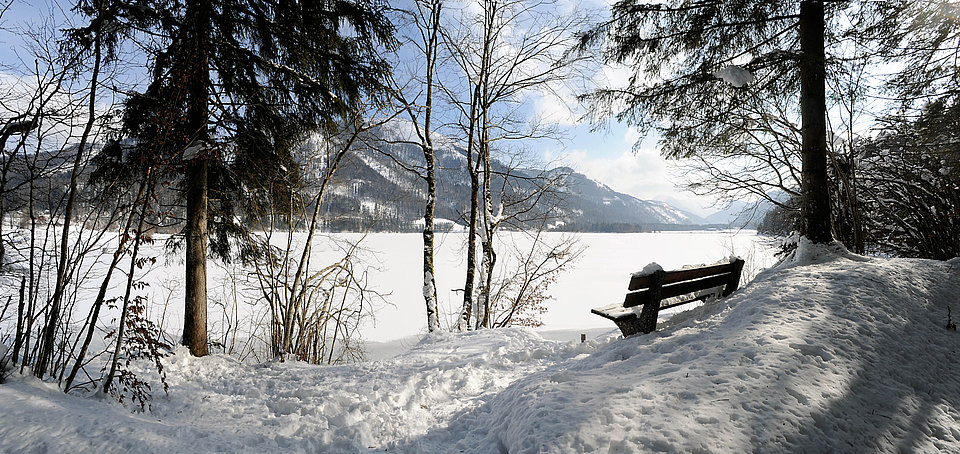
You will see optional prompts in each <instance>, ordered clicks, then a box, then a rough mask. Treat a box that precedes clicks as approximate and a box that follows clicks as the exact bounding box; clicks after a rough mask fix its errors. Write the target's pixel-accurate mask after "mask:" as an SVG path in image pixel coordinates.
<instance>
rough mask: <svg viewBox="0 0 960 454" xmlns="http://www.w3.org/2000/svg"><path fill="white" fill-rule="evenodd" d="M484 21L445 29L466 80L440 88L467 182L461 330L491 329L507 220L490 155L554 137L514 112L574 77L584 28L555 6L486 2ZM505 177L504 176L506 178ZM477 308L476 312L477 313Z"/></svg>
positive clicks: (575, 17)
mask: <svg viewBox="0 0 960 454" xmlns="http://www.w3.org/2000/svg"><path fill="white" fill-rule="evenodd" d="M479 6H480V9H481V14H482V17H469V16H465V17H463V18H462V19H461V22H460V23H459V27H458V28H457V29H453V28H452V27H451V28H448V29H446V30H444V39H445V43H446V48H447V49H448V52H449V53H450V55H451V59H452V61H453V62H454V63H455V65H456V66H457V67H458V68H459V72H460V73H461V74H463V76H464V78H465V79H466V80H467V81H468V83H467V86H466V87H460V88H461V90H462V91H461V92H465V93H466V94H465V95H463V96H456V95H454V93H455V90H454V87H452V86H450V85H445V86H444V91H445V93H447V95H448V96H451V95H453V96H452V97H451V98H452V100H451V101H452V103H453V104H454V105H456V106H458V107H457V108H458V110H459V115H460V117H461V118H462V120H461V123H460V126H461V129H462V131H463V133H464V134H465V135H466V142H467V146H466V154H467V171H468V173H469V175H470V180H471V197H470V214H469V219H468V228H469V233H468V239H467V241H468V244H467V271H466V279H465V284H464V299H463V306H462V310H461V315H460V321H459V322H458V326H459V328H460V329H468V328H469V326H470V320H471V318H473V320H474V326H473V327H490V326H491V323H492V322H491V320H490V317H489V310H490V290H491V286H492V283H493V282H492V281H493V272H494V269H495V268H496V263H497V255H496V232H497V229H498V228H499V227H500V226H501V225H502V222H503V219H504V211H503V209H504V207H505V205H504V204H503V203H502V201H496V200H494V199H495V197H496V196H495V194H494V190H493V188H494V187H493V184H494V179H495V173H496V170H495V168H494V167H495V165H494V163H493V161H494V159H495V158H494V156H495V150H497V149H498V148H499V149H502V150H505V149H507V148H509V147H511V145H509V143H510V142H514V141H522V140H529V139H537V138H546V137H552V136H554V133H555V131H554V130H552V129H551V128H549V127H546V126H544V125H543V124H541V123H538V122H537V121H531V120H530V116H529V115H525V114H524V113H523V112H521V109H519V104H520V103H521V101H522V99H523V97H524V96H527V95H530V94H531V93H536V92H548V91H550V90H551V89H552V88H553V87H555V86H556V85H558V84H562V83H563V82H564V81H566V80H568V79H569V78H571V77H573V76H574V75H576V74H577V69H578V64H579V63H580V62H581V61H582V60H581V59H579V58H578V57H575V56H572V55H571V54H570V53H568V50H569V49H570V48H571V47H572V46H573V44H574V43H575V36H574V34H573V33H574V32H575V31H576V30H579V29H580V28H581V27H582V26H583V25H584V19H583V17H582V16H581V15H580V14H579V13H578V12H577V11H562V8H561V7H560V6H559V4H558V3H557V2H553V1H547V0H545V1H538V2H533V3H530V2H519V1H503V0H483V1H482V2H480V4H479ZM504 177H505V178H507V177H509V176H504ZM475 241H479V243H480V253H481V259H480V270H479V282H478V286H477V289H476V291H477V294H476V301H475V300H474V299H475V296H474V286H475V281H474V279H475V275H476V274H477V270H476V260H477V259H476V255H477V253H476V245H475ZM474 307H476V310H474Z"/></svg>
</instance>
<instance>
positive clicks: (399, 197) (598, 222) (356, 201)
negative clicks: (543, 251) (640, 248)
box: [325, 129, 704, 231]
mask: <svg viewBox="0 0 960 454" xmlns="http://www.w3.org/2000/svg"><path fill="white" fill-rule="evenodd" d="M375 134H379V135H380V136H383V137H386V138H388V139H392V140H400V142H393V143H382V142H380V143H378V145H377V147H376V149H375V148H374V147H364V146H362V145H361V146H358V147H356V148H355V149H354V150H352V152H351V155H350V156H349V157H348V158H347V159H345V161H344V162H343V164H341V167H340V169H339V170H338V172H337V175H338V178H337V183H336V187H335V188H334V190H333V192H332V194H330V196H329V197H327V198H326V200H325V204H326V205H327V209H326V213H327V217H328V219H331V221H330V222H329V223H328V225H329V226H330V227H331V228H333V229H346V230H358V229H363V230H365V229H374V230H407V229H414V228H415V227H414V224H413V223H414V222H415V221H416V220H418V219H421V220H422V219H423V206H424V203H425V201H426V184H425V183H424V181H423V180H422V179H421V178H420V177H419V176H418V175H416V174H415V173H414V172H411V171H409V170H408V169H404V167H403V166H402V165H400V164H398V162H401V163H404V165H406V166H412V167H413V168H421V169H422V168H423V166H424V162H425V161H424V159H423V155H422V152H421V150H420V148H419V147H418V146H416V145H414V144H412V143H409V142H403V141H402V140H410V137H407V136H409V135H411V134H412V133H411V132H409V131H408V132H404V131H396V130H392V129H391V130H386V131H382V132H380V133H377V132H375ZM437 139H438V140H436V142H435V144H436V157H437V180H438V189H437V191H438V205H437V207H436V215H437V217H440V218H446V219H452V220H459V221H458V222H460V223H461V224H464V223H465V221H463V220H462V218H463V217H464V213H469V200H470V178H469V175H468V174H467V172H466V169H465V167H466V156H465V154H464V151H463V150H462V149H460V148H459V147H457V146H456V145H455V144H454V143H453V142H452V141H450V140H447V139H443V138H441V137H437ZM374 143H376V142H374ZM492 167H493V171H494V173H495V174H496V176H495V178H494V182H493V184H492V187H493V188H494V192H496V193H495V194H494V197H493V199H494V204H499V201H500V200H501V197H500V193H499V191H500V190H501V189H502V188H503V187H504V185H503V179H502V176H503V175H508V174H509V175H511V176H510V177H509V179H508V180H509V183H508V184H507V188H509V189H513V190H516V191H518V193H522V194H527V193H529V192H530V191H533V190H534V188H535V187H537V186H538V185H543V184H544V183H545V181H546V180H547V179H553V180H555V181H554V182H553V183H551V187H554V188H555V192H551V194H550V196H548V197H544V198H541V199H537V200H539V202H540V205H541V206H543V207H550V208H552V207H554V206H555V209H553V210H552V212H551V225H553V226H555V227H564V226H565V227H564V228H566V229H571V230H588V231H617V230H621V231H622V230H632V231H637V230H640V229H641V226H646V227H648V229H649V227H651V226H660V225H692V224H702V223H704V222H703V219H701V218H699V217H697V216H695V215H693V214H690V213H687V212H684V211H682V210H680V209H677V208H675V207H673V206H671V205H669V204H666V203H664V202H658V201H651V200H640V199H637V198H636V197H633V196H630V195H627V194H623V193H619V192H616V191H614V190H613V189H611V188H609V187H608V186H606V185H604V184H602V183H599V182H596V181H593V180H591V179H589V178H587V177H586V176H584V175H583V174H579V173H576V172H574V171H573V170H572V169H569V168H565V167H560V168H555V169H552V170H549V171H539V170H534V169H527V168H521V169H511V168H509V166H508V165H506V164H504V163H503V162H501V161H494V162H493V163H492ZM554 183H555V186H554ZM515 198H523V197H522V196H520V197H515ZM550 208H544V209H550ZM629 226H632V228H631V227H629Z"/></svg>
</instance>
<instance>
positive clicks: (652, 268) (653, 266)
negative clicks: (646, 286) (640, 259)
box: [630, 262, 663, 277]
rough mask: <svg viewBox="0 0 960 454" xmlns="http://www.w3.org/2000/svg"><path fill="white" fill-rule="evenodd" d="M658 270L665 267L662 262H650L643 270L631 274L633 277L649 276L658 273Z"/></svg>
mask: <svg viewBox="0 0 960 454" xmlns="http://www.w3.org/2000/svg"><path fill="white" fill-rule="evenodd" d="M657 271H663V267H662V266H660V264H658V263H657V262H651V263H648V264H647V266H645V267H643V269H642V270H640V271H637V272H635V273H633V274H631V275H630V276H632V277H643V276H649V275H651V274H653V273H656V272H657Z"/></svg>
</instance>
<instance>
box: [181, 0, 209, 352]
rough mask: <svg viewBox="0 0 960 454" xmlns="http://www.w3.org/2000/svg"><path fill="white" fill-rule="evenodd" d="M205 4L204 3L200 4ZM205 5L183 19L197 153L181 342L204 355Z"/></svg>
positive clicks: (190, 185)
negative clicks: (190, 51)
mask: <svg viewBox="0 0 960 454" xmlns="http://www.w3.org/2000/svg"><path fill="white" fill-rule="evenodd" d="M204 5H205V6H204ZM204 8H209V5H208V4H206V3H205V2H190V3H188V6H187V14H186V20H187V21H188V22H190V24H189V25H188V26H189V27H191V30H192V33H191V34H189V35H192V39H193V40H194V45H195V46H196V47H195V48H194V52H195V58H193V59H192V61H191V62H190V63H191V64H193V65H196V67H194V68H192V70H191V71H190V79H191V80H189V82H188V83H189V84H190V86H189V90H190V94H189V96H190V97H189V103H190V104H189V107H188V112H187V118H188V122H189V125H188V127H189V128H190V131H191V133H192V134H193V141H192V146H196V147H199V156H197V157H196V158H195V159H193V160H191V161H190V162H189V163H187V175H186V184H187V194H186V195H187V225H186V232H185V233H186V279H185V292H184V293H185V296H186V300H185V301H184V320H183V339H182V342H183V345H186V346H187V347H189V348H190V354H192V355H194V356H205V355H206V354H207V353H208V351H207V201H208V194H207V188H208V166H209V157H208V156H207V155H206V154H207V150H206V149H205V148H206V147H207V146H208V145H207V143H206V141H207V138H208V134H207V117H208V114H209V112H208V109H209V107H208V104H207V93H208V88H209V87H208V86H209V83H210V79H209V77H210V76H209V73H210V64H209V55H208V52H209V49H208V45H209V42H208V41H209V35H210V31H209V23H208V14H207V11H206V10H205V9H204Z"/></svg>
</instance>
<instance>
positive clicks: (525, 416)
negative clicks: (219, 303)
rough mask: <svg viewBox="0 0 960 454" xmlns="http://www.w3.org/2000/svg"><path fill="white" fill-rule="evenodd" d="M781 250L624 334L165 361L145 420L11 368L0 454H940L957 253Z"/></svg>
mask: <svg viewBox="0 0 960 454" xmlns="http://www.w3.org/2000/svg"><path fill="white" fill-rule="evenodd" d="M798 257H799V258H798V259H797V260H796V261H794V262H793V263H787V264H784V265H781V266H780V267H779V268H777V269H774V270H770V271H767V272H766V273H764V274H763V275H761V276H760V277H759V278H758V279H757V280H756V281H754V282H753V283H752V284H750V285H748V286H746V287H745V288H743V289H741V290H740V291H739V292H737V293H736V294H735V295H733V296H731V297H730V298H728V299H726V300H721V301H720V302H718V303H715V304H711V305H707V306H703V307H701V308H698V309H695V310H692V311H688V312H684V313H680V314H678V315H676V316H675V317H673V318H672V319H671V320H669V321H668V322H666V323H663V324H662V325H661V327H660V328H659V330H658V331H657V332H655V333H653V334H650V335H643V336H636V337H632V338H629V339H618V338H617V337H616V336H614V335H610V336H606V337H605V338H604V339H601V340H597V341H588V342H587V343H585V344H580V343H562V342H555V341H548V340H544V339H543V338H541V337H540V336H539V335H538V334H536V333H535V332H533V331H530V330H525V329H508V330H497V331H486V332H478V333H470V334H466V335H449V334H448V335H439V336H433V337H429V338H427V339H425V340H424V341H423V342H421V343H419V344H418V345H416V346H415V347H414V348H413V349H412V350H411V351H409V352H407V353H405V354H403V355H401V356H399V357H397V358H395V359H392V360H389V361H379V362H372V363H364V364H359V365H351V366H338V367H317V366H310V365H305V364H299V363H293V364H291V363H267V364H263V365H258V366H249V365H240V364H238V363H236V362H235V361H233V360H232V359H230V358H228V357H224V356H215V357H208V358H202V359H195V358H190V357H187V356H185V355H182V354H178V355H176V356H175V357H173V358H171V359H170V361H168V373H169V381H170V385H171V394H170V397H169V398H166V397H163V396H162V395H161V396H158V397H156V398H155V401H154V405H153V411H152V412H147V413H131V412H130V411H129V410H127V409H125V408H124V407H122V406H120V405H118V404H112V403H103V402H100V401H97V400H94V399H87V398H81V397H76V396H64V395H62V394H61V393H60V392H59V391H57V389H56V388H55V387H53V386H51V385H48V384H43V383H40V382H37V381H35V380H32V379H29V378H23V377H14V378H13V379H12V380H11V382H9V383H8V384H6V385H2V386H0V452H16V453H19V452H97V453H110V452H130V451H136V452H163V453H171V452H172V453H177V452H259V453H265V452H345V453H354V452H395V453H408V452H423V453H442V452H452V453H459V452H468V453H497V452H508V453H512V454H516V453H569V452H602V453H608V452H614V453H633V452H694V453H697V452H699V453H708V452H716V453H720V452H803V451H806V452H897V451H903V452H949V451H952V450H956V449H957V447H958V446H960V374H958V373H957V371H958V368H957V366H956V363H957V361H958V359H960V334H958V333H957V332H955V331H948V330H946V329H944V325H945V323H946V313H947V306H948V305H949V306H951V307H953V309H954V314H960V261H958V260H954V261H952V262H951V263H945V262H934V261H924V260H882V259H866V258H863V257H858V256H854V255H851V254H848V253H846V252H845V251H842V250H836V249H834V250H830V249H827V248H816V247H812V246H809V245H804V246H803V247H802V248H801V251H800V253H799V254H798ZM611 331H613V327H611Z"/></svg>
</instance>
